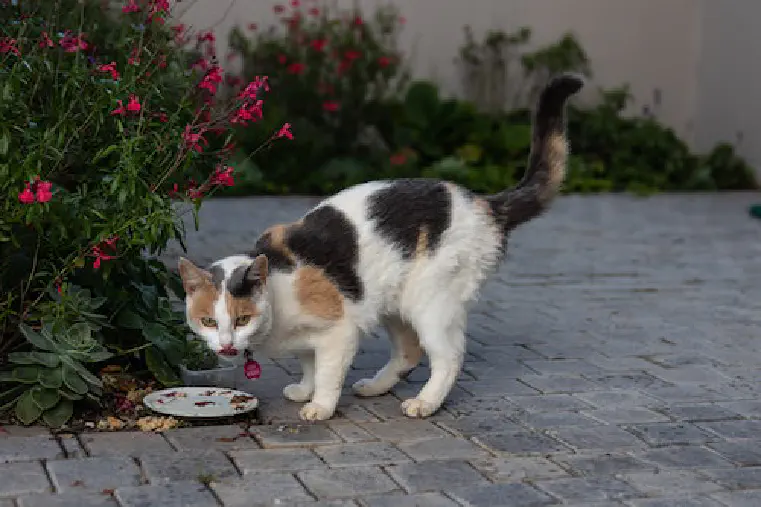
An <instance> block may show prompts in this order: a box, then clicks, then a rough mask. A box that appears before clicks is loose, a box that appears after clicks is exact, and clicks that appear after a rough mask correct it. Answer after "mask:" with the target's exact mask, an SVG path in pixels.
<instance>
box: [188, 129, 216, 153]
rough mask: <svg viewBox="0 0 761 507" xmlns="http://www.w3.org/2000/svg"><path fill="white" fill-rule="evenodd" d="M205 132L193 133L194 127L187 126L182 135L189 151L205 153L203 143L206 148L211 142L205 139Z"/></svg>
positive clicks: (202, 130)
mask: <svg viewBox="0 0 761 507" xmlns="http://www.w3.org/2000/svg"><path fill="white" fill-rule="evenodd" d="M204 132H205V130H204V129H201V131H200V132H197V133H193V127H191V126H190V125H185V131H184V132H183V133H182V139H183V140H184V141H185V145H186V146H187V147H188V148H189V149H191V150H195V151H196V152H198V153H201V152H202V151H203V147H201V143H203V144H204V145H205V146H208V144H209V142H208V141H207V140H206V139H204V137H203V134H204Z"/></svg>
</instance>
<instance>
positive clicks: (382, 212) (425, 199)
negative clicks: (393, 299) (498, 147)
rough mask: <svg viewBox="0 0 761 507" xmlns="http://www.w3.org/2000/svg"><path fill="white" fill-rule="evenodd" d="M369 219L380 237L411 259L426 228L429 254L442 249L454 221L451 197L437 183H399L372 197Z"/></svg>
mask: <svg viewBox="0 0 761 507" xmlns="http://www.w3.org/2000/svg"><path fill="white" fill-rule="evenodd" d="M368 218H370V220H373V221H374V222H375V228H376V230H377V231H378V234H380V235H381V236H383V237H384V238H386V239H387V240H389V241H390V242H392V243H393V244H394V245H396V246H397V247H398V248H399V249H400V250H401V251H402V255H403V257H404V258H405V259H410V258H412V256H413V255H414V254H415V250H416V248H417V243H418V236H419V234H420V231H421V229H423V228H424V229H425V231H426V233H427V234H428V251H429V252H433V251H435V250H436V248H437V247H438V246H439V242H440V241H441V235H442V234H444V231H446V230H447V229H448V228H449V225H450V223H451V221H452V194H451V193H450V192H449V189H448V188H447V187H446V185H445V184H444V183H443V182H441V181H438V180H432V179H422V178H421V179H404V180H396V181H394V182H392V183H391V185H390V186H388V187H386V188H384V189H382V190H379V191H377V192H375V193H374V194H373V195H371V196H370V197H369V207H368Z"/></svg>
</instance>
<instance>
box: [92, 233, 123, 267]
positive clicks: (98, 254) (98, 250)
mask: <svg viewBox="0 0 761 507" xmlns="http://www.w3.org/2000/svg"><path fill="white" fill-rule="evenodd" d="M118 240H119V236H112V237H110V238H108V239H106V240H104V241H101V242H100V243H99V244H97V245H95V246H94V247H92V252H91V253H90V255H92V256H94V257H95V261H94V262H93V263H92V267H93V268H94V269H100V262H101V261H110V260H112V259H116V256H115V255H111V254H106V253H104V249H105V248H108V249H109V250H111V252H112V253H116V242H117V241H118Z"/></svg>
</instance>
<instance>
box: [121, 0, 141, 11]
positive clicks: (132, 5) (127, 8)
mask: <svg viewBox="0 0 761 507" xmlns="http://www.w3.org/2000/svg"><path fill="white" fill-rule="evenodd" d="M122 12H123V13H124V14H129V13H130V12H140V6H138V5H137V4H136V3H135V0H129V1H128V2H127V5H125V6H124V7H122Z"/></svg>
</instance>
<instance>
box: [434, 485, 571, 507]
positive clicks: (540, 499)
mask: <svg viewBox="0 0 761 507" xmlns="http://www.w3.org/2000/svg"><path fill="white" fill-rule="evenodd" d="M447 494H449V495H451V496H452V498H454V499H455V500H457V501H459V502H460V503H462V504H463V505H468V506H472V507H497V506H500V505H502V506H508V505H509V506H511V507H513V506H514V507H539V506H542V505H553V504H556V502H555V500H554V499H553V498H552V497H551V496H549V495H547V494H546V493H542V492H541V491H539V490H537V489H536V488H534V487H532V486H530V485H528V484H517V483H516V484H488V485H483V486H470V487H467V488H460V489H454V490H448V491H447Z"/></svg>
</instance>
